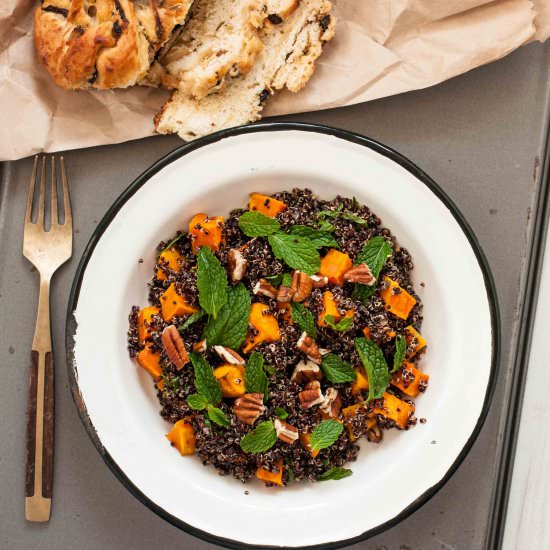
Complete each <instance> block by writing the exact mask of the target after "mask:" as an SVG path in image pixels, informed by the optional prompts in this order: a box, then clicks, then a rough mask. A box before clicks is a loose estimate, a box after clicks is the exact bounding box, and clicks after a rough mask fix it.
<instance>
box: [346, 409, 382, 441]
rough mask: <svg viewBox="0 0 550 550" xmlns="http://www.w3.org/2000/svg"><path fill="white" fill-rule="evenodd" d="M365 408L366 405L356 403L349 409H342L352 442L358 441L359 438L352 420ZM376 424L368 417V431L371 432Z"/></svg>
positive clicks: (366, 422) (366, 423)
mask: <svg viewBox="0 0 550 550" xmlns="http://www.w3.org/2000/svg"><path fill="white" fill-rule="evenodd" d="M363 407H364V403H356V404H355V405H350V406H349V407H346V408H344V409H342V416H343V417H344V426H345V427H346V429H347V430H348V435H349V439H350V441H355V440H356V439H357V437H356V436H355V434H354V433H353V426H352V420H353V418H354V417H355V415H356V414H357V412H358V411H359V410H360V409H361V408H363ZM374 424H376V420H374V419H373V418H370V417H368V416H367V418H366V420H365V425H366V427H367V431H368V430H370V428H371V427H372V426H373V425H374Z"/></svg>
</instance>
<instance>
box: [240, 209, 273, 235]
mask: <svg viewBox="0 0 550 550" xmlns="http://www.w3.org/2000/svg"><path fill="white" fill-rule="evenodd" d="M239 228H240V229H241V231H242V232H243V233H244V234H245V235H246V236H247V237H267V236H268V235H273V233H276V232H277V231H279V229H280V228H281V224H280V223H279V222H278V221H277V220H275V219H274V218H270V217H269V216H266V215H265V214H262V213H261V212H253V211H251V212H245V213H244V214H242V215H241V217H240V218H239Z"/></svg>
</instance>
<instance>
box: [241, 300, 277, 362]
mask: <svg viewBox="0 0 550 550" xmlns="http://www.w3.org/2000/svg"><path fill="white" fill-rule="evenodd" d="M248 322H249V323H250V325H251V326H252V328H253V331H250V332H249V333H248V335H247V337H246V339H245V342H244V347H243V351H244V352H245V353H250V352H251V351H252V350H253V349H254V348H255V347H256V346H257V345H259V344H261V343H262V342H277V341H279V340H280V339H281V331H280V329H279V323H278V321H277V319H276V318H275V317H274V316H273V315H272V314H271V313H270V312H269V306H268V305H266V304H261V303H259V302H255V303H253V304H252V307H251V309H250V318H249V320H248ZM256 332H257V334H256Z"/></svg>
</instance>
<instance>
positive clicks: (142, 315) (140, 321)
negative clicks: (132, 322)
mask: <svg viewBox="0 0 550 550" xmlns="http://www.w3.org/2000/svg"><path fill="white" fill-rule="evenodd" d="M159 313H160V309H159V308H158V307H155V306H149V307H144V308H143V309H140V311H139V313H138V318H137V326H138V338H139V341H140V343H141V344H143V342H145V340H146V339H147V338H149V336H151V329H150V327H149V326H148V325H149V323H150V322H151V319H152V318H153V315H158V314H159Z"/></svg>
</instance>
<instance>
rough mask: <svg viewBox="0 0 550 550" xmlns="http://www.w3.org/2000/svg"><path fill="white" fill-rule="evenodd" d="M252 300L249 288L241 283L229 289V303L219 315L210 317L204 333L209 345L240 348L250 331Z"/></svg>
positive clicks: (203, 335)
mask: <svg viewBox="0 0 550 550" xmlns="http://www.w3.org/2000/svg"><path fill="white" fill-rule="evenodd" d="M250 307H251V300H250V294H249V293H248V290H246V288H245V286H244V285H243V284H242V283H240V284H238V285H237V286H235V287H229V288H228V289H227V303H226V304H225V305H224V306H223V307H222V308H221V309H220V312H219V313H218V316H217V317H216V318H215V319H214V317H210V318H209V319H208V323H207V325H206V327H205V329H204V332H203V333H202V337H203V338H205V339H206V342H207V344H208V345H209V346H214V345H220V346H226V347H228V348H231V349H239V348H240V347H241V344H242V343H243V340H244V339H245V336H246V333H247V331H248V318H249V316H250Z"/></svg>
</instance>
